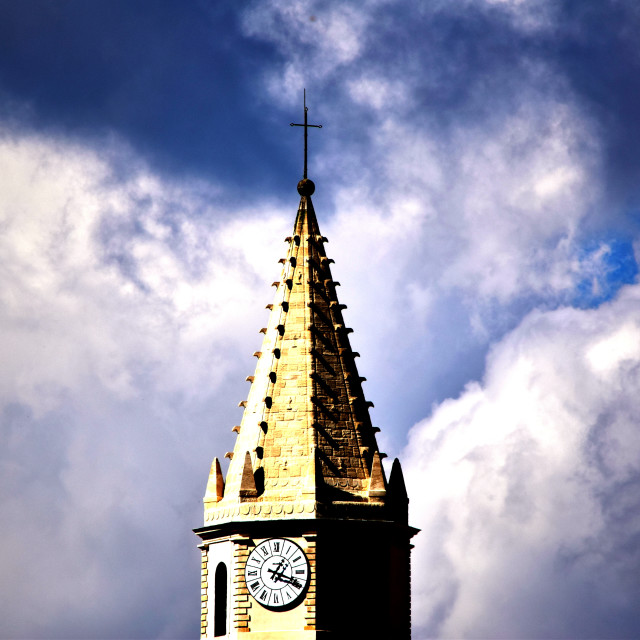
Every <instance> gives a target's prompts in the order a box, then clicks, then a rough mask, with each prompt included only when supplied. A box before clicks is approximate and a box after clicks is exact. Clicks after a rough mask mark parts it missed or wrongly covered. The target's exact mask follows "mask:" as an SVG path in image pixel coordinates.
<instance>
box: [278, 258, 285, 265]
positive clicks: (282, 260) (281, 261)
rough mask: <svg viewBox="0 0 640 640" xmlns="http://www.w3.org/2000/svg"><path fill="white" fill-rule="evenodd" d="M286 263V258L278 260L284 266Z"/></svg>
mask: <svg viewBox="0 0 640 640" xmlns="http://www.w3.org/2000/svg"><path fill="white" fill-rule="evenodd" d="M286 261H287V259H286V258H280V260H278V262H279V263H280V264H284V263H285V262H286Z"/></svg>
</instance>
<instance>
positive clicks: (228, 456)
mask: <svg viewBox="0 0 640 640" xmlns="http://www.w3.org/2000/svg"><path fill="white" fill-rule="evenodd" d="M224 457H225V458H229V460H233V451H227V453H225V454H224Z"/></svg>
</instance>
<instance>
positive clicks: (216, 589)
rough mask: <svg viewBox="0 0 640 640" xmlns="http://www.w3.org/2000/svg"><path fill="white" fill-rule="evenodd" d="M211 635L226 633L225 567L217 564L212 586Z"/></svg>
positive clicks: (221, 563) (223, 564)
mask: <svg viewBox="0 0 640 640" xmlns="http://www.w3.org/2000/svg"><path fill="white" fill-rule="evenodd" d="M213 598H214V601H213V635H214V636H215V637H218V636H224V635H226V633H227V565H226V564H225V563H224V562H220V563H218V566H217V567H216V577H215V580H214V586H213Z"/></svg>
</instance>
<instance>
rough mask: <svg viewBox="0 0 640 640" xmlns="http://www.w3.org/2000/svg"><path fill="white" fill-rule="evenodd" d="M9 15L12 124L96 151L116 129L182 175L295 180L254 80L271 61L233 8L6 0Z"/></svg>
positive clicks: (5, 70) (7, 88)
mask: <svg viewBox="0 0 640 640" xmlns="http://www.w3.org/2000/svg"><path fill="white" fill-rule="evenodd" d="M0 18H1V19H0V93H2V94H4V98H5V99H4V100H3V102H4V105H3V107H0V109H2V111H3V112H4V114H5V117H6V115H12V113H13V114H14V115H15V114H16V112H18V114H20V113H21V111H24V112H27V113H28V114H29V116H30V122H31V125H32V126H34V127H36V128H43V129H45V130H54V131H61V132H62V133H67V134H72V135H76V136H82V137H86V138H88V139H89V140H88V141H91V140H93V141H94V143H95V144H99V140H100V137H101V136H103V135H105V134H108V133H110V132H115V133H116V134H118V135H120V136H122V137H124V138H126V139H128V140H129V141H130V142H131V143H132V144H133V145H134V146H135V147H136V148H137V150H138V151H141V152H143V153H144V154H145V156H146V159H147V160H148V161H151V162H152V163H153V164H154V165H156V166H157V167H158V168H159V169H164V170H167V171H171V173H173V174H174V175H175V174H176V173H180V172H183V171H190V172H195V173H200V174H206V175H208V176H210V177H213V178H214V179H216V178H218V179H224V180H225V181H226V183H227V184H228V185H233V184H234V183H235V185H236V187H240V186H241V185H242V183H243V182H244V181H245V176H246V175H251V176H252V179H253V181H254V183H255V184H259V183H261V182H265V181H269V182H271V183H275V184H280V183H281V181H282V180H283V178H282V176H281V172H275V171H273V172H272V171H271V166H272V165H271V164H270V163H269V161H268V158H270V157H272V156H273V155H275V154H277V153H278V149H277V147H276V142H277V139H278V138H279V137H281V136H280V135H275V134H273V135H272V134H271V132H272V131H273V127H272V123H271V122H270V118H268V117H267V118H265V115H264V113H263V111H262V103H261V99H260V97H259V96H258V94H257V92H256V88H255V85H254V83H253V82H252V77H253V76H254V74H255V72H256V66H257V65H256V63H257V62H258V61H259V60H262V61H263V62H264V58H265V56H266V55H267V52H266V50H265V47H264V46H261V45H260V44H259V43H257V42H252V41H249V40H246V39H244V38H242V37H241V35H240V33H239V31H238V24H237V23H238V16H237V13H236V11H235V9H234V8H233V7H232V6H231V4H230V3H205V2H188V3H184V2H179V1H177V0H161V1H158V2H155V1H154V2H146V1H142V2H139V1H137V2H111V1H109V0H92V1H91V2H84V1H83V0H66V1H63V2H49V1H48V0H29V1H28V2H13V1H11V0H8V1H4V0H3V2H1V3H0ZM20 105H21V106H22V109H21V108H20ZM7 110H9V113H8V114H7ZM282 128H283V127H282ZM283 162H285V164H286V160H285V159H283Z"/></svg>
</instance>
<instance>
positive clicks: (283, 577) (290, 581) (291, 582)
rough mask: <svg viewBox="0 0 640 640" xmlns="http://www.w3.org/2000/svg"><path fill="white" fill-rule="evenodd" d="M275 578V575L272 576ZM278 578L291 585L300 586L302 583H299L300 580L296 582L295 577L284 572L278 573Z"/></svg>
mask: <svg viewBox="0 0 640 640" xmlns="http://www.w3.org/2000/svg"><path fill="white" fill-rule="evenodd" d="M275 579H276V576H274V580H275ZM277 579H278V580H281V581H282V582H288V583H289V584H290V585H291V586H292V587H298V588H299V587H301V586H302V585H301V584H300V582H298V579H297V578H290V577H289V576H285V575H284V573H279V574H278V576H277Z"/></svg>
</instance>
